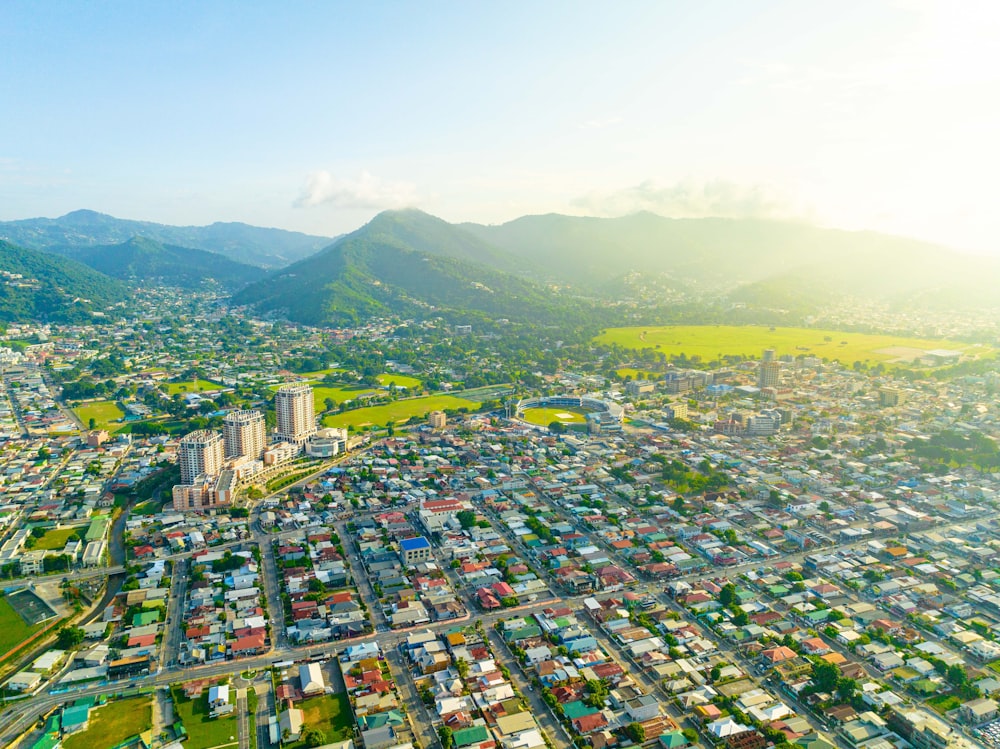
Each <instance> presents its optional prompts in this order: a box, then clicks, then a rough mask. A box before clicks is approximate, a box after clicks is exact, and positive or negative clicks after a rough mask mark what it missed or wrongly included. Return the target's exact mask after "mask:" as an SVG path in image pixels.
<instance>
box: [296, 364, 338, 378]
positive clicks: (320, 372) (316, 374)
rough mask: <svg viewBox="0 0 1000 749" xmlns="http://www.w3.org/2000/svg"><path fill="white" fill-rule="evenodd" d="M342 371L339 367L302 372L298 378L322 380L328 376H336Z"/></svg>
mask: <svg viewBox="0 0 1000 749" xmlns="http://www.w3.org/2000/svg"><path fill="white" fill-rule="evenodd" d="M343 371H344V370H343V369H342V368H341V367H333V368H332V369H317V370H316V371H315V372H303V373H302V374H300V375H299V377H302V378H305V379H307V380H322V379H323V378H324V377H326V376H327V375H329V374H338V373H340V372H343Z"/></svg>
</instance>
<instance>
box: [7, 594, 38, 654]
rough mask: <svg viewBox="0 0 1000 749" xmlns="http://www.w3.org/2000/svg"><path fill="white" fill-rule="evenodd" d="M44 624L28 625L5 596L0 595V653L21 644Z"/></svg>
mask: <svg viewBox="0 0 1000 749" xmlns="http://www.w3.org/2000/svg"><path fill="white" fill-rule="evenodd" d="M44 626H45V623H44V622H42V623H39V624H35V625H33V626H30V627H29V626H28V625H27V624H25V623H24V619H22V618H21V615H20V614H18V613H17V612H16V611H15V610H14V607H13V606H11V605H10V602H9V601H8V600H7V598H6V597H0V655H3V654H4V653H6V652H7V651H8V650H10V649H11V648H13V647H16V646H18V645H20V644H21V642H22V641H23V640H26V639H27V638H29V637H31V635H33V634H35V632H37V631H38V630H40V629H41V628H42V627H44Z"/></svg>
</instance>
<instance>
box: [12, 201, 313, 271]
mask: <svg viewBox="0 0 1000 749" xmlns="http://www.w3.org/2000/svg"><path fill="white" fill-rule="evenodd" d="M132 237H145V238H147V239H152V240H154V241H156V242H161V243H162V244H166V245H173V246H177V247H191V248H195V249H199V250H207V251H209V252H217V253H219V254H220V255H225V256H226V257H228V258H229V259H231V260H235V261H237V262H240V263H246V264H249V265H258V266H260V267H262V268H282V267H284V266H286V265H288V264H289V263H293V262H295V261H297V260H301V259H302V258H304V257H308V256H309V255H312V254H313V253H315V252H317V251H319V250H320V249H322V248H323V247H325V246H327V245H328V244H329V243H330V241H331V240H330V238H328V237H316V236H312V235H309V234H301V233H299V232H293V231H285V230H284V229H267V228H261V227H257V226H250V225H248V224H241V223H222V222H217V223H214V224H211V225H209V226H168V225H166V224H157V223H153V222H151V221H132V220H129V219H120V218H115V217H114V216H108V215H106V214H103V213H97V212H96V211H86V210H81V211H73V212H72V213H67V214H66V215H65V216H60V217H59V218H30V219H23V220H20V221H6V222H0V239H6V240H8V241H10V242H13V243H14V244H18V245H21V246H22V247H31V248H33V249H37V250H52V251H60V250H62V251H64V252H71V251H72V250H74V249H79V248H83V247H95V246H98V245H113V244H120V243H122V242H125V241H127V240H129V239H131V238H132Z"/></svg>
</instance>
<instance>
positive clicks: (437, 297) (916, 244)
mask: <svg viewBox="0 0 1000 749" xmlns="http://www.w3.org/2000/svg"><path fill="white" fill-rule="evenodd" d="M137 229H142V232H140V233H133V234H131V235H129V236H124V235H125V234H127V233H128V232H129V231H132V232H135V231H136V230H137ZM5 234H6V235H7V236H12V235H14V236H17V237H19V238H20V239H19V241H20V242H22V243H24V244H26V245H28V246H31V247H32V248H34V249H41V250H46V251H47V252H49V253H58V254H61V255H66V256H68V257H70V258H73V259H76V260H80V261H81V262H83V263H86V264H87V265H89V266H91V269H96V270H98V271H101V272H103V273H104V274H106V276H112V277H114V278H115V279H120V280H127V281H130V282H139V283H145V284H149V283H163V284H165V285H171V286H197V285H199V284H201V283H204V282H205V281H215V282H218V283H220V284H221V285H223V286H224V287H228V288H230V289H234V290H236V291H235V294H234V296H233V302H234V303H236V304H239V305H245V306H248V307H251V308H253V309H254V310H256V311H257V312H260V313H270V314H274V315H278V316H285V317H287V318H289V319H292V320H295V321H299V322H304V323H309V324H354V323H357V322H360V321H363V320H365V319H367V318H369V317H371V316H388V315H403V316H423V315H429V314H434V315H440V314H449V315H452V316H456V315H457V316H461V315H462V314H478V315H484V316H487V317H490V318H494V319H496V318H508V319H511V320H534V321H538V322H545V323H559V322H563V321H567V320H570V319H580V316H581V315H586V314H591V313H593V312H594V311H595V310H598V309H607V308H608V307H609V303H613V302H617V301H619V300H620V299H622V298H624V297H626V296H627V297H629V298H641V299H643V302H644V304H646V305H647V306H657V304H659V306H660V307H661V308H662V306H663V305H662V303H658V302H657V301H656V300H657V295H658V294H659V292H660V290H661V289H664V288H672V289H675V290H681V291H682V292H684V293H685V294H687V295H688V297H687V298H689V299H701V300H702V301H706V300H707V301H708V302H710V303H713V304H718V303H721V304H723V305H735V304H740V305H745V306H746V307H748V308H752V309H767V310H769V311H772V312H773V311H782V310H784V311H785V312H783V314H794V315H800V316H802V315H806V314H811V313H813V312H815V311H817V310H819V309H821V308H822V307H823V306H825V305H827V304H829V303H831V302H843V301H851V300H856V299H876V300H879V301H882V302H884V303H886V304H889V305H893V306H896V307H899V308H905V307H920V308H928V307H929V308H956V307H966V308H969V307H974V306H979V307H983V306H986V307H992V306H993V305H995V300H996V292H995V289H996V286H997V282H998V280H1000V264H998V261H997V260H996V259H993V258H984V257H977V256H970V255H963V254H961V253H957V252H954V251H951V250H949V249H947V248H944V247H941V246H938V245H933V244H929V243H926V242H920V241H917V240H912V239H906V238H902V237H894V236H888V235H884V234H878V233H874V232H849V231H841V230H837V229H826V228H821V227H817V226H812V225H808V224H804V223H795V222H781V221H765V220H753V219H722V218H704V219H669V218H664V217H662V216H657V215H654V214H650V213H639V214H635V215H632V216H626V217H623V218H612V219H607V218H582V217H573V216H562V215H544V216H525V217H523V218H519V219H516V220H514V221H511V222H508V223H505V224H501V225H497V226H485V225H481V224H472V223H465V224H450V223H448V222H446V221H443V220H441V219H439V218H436V217H434V216H430V215H428V214H426V213H423V212H421V211H417V210H402V211H386V212H383V213H381V214H379V215H378V216H376V217H375V218H373V219H372V220H371V221H370V222H369V223H367V224H365V225H364V226H362V227H360V228H359V229H357V230H356V231H354V232H351V233H350V234H347V235H344V236H342V237H339V238H335V239H329V240H328V239H323V238H321V237H311V236H308V235H304V234H296V233H294V232H284V231H281V230H277V229H258V228H256V227H251V226H246V225H243V224H213V225H211V226H209V227H170V226H165V225H161V224H150V223H146V222H135V221H123V220H120V219H115V218H112V217H110V216H104V215H102V214H96V213H93V212H90V211H76V212H74V213H71V214H68V215H67V216H63V217H62V218H60V219H31V220H28V221H13V222H7V223H0V236H3V235H5ZM154 234H155V235H156V236H153V235H154ZM108 237H111V238H112V239H111V240H110V241H107V240H106V238H108ZM160 237H176V238H177V239H175V240H169V241H168V240H166V239H162V238H160ZM102 238H104V239H102ZM118 239H120V240H121V241H114V240H118ZM206 245H210V246H208V247H206ZM5 247H6V248H7V249H8V253H7V254H8V255H10V251H11V247H12V245H11V244H10V243H6V244H5ZM220 248H226V252H224V253H223V252H221V251H220ZM25 252H27V251H25ZM15 254H16V253H15ZM223 255H225V257H224V256H223ZM293 256H294V257H296V258H297V259H295V260H294V262H288V260H289V259H290V258H292V257H293ZM32 257H33V258H34V259H33V261H32V262H33V263H34V264H35V266H36V268H37V267H38V263H41V262H43V260H44V258H45V257H49V258H52V259H53V262H54V256H53V255H48V256H39V255H38V253H34V254H33V255H32ZM234 257H236V258H243V259H247V258H256V259H257V260H258V261H260V262H264V261H266V262H267V263H270V264H272V267H271V269H270V270H269V271H265V270H264V269H263V268H261V267H254V266H253V265H251V264H246V263H241V262H237V261H234V260H233V258H234ZM63 260H64V264H63V265H61V266H59V268H57V269H54V270H53V273H56V271H59V272H61V273H62V274H63V275H62V276H59V275H58V273H56V275H54V276H53V278H56V277H59V278H63V279H64V281H65V285H64V286H63V287H62V289H63V291H64V292H65V296H68V297H74V298H75V297H81V296H83V297H86V295H87V293H89V292H88V291H87V290H88V289H97V290H99V291H101V290H103V291H106V292H107V293H106V294H92V296H94V297H96V298H97V301H98V302H104V301H107V300H111V299H115V298H119V297H118V296H116V295H120V294H121V289H122V287H121V285H120V284H114V283H111V279H110V278H107V277H106V276H100V275H93V274H94V271H93V270H91V269H86V270H87V271H88V272H89V274H90V275H88V274H87V273H84V270H83V269H82V267H81V266H80V265H79V264H71V265H65V262H70V261H66V260H65V259H63ZM5 262H6V261H5V260H4V258H3V257H0V270H11V268H9V267H8V266H7V265H6V264H4V263H5ZM67 269H69V270H67ZM12 272H19V271H12ZM67 272H69V276H67V275H66V273H67ZM43 275H44V274H43ZM96 279H104V281H102V282H101V283H97V282H96ZM78 282H79V283H78ZM57 285H58V284H57ZM241 287H242V288H241ZM637 290H638V291H637ZM637 294H638V296H636V295H637ZM0 306H2V305H0ZM15 306H16V307H17V308H18V309H19V310H21V311H24V310H25V309H27V308H28V307H30V305H27V303H26V302H24V300H20V301H18V303H17V304H16V305H15ZM35 308H36V312H39V313H44V311H45V308H44V305H41V306H40V307H39V306H38V305H36V306H35ZM3 314H5V313H4V312H3V310H2V309H0V315H3Z"/></svg>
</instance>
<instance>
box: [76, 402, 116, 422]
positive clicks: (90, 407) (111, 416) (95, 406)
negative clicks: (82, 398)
mask: <svg viewBox="0 0 1000 749" xmlns="http://www.w3.org/2000/svg"><path fill="white" fill-rule="evenodd" d="M73 412H74V413H75V414H76V415H77V416H79V417H80V421H82V422H83V425H84V426H85V427H87V426H88V425H89V424H90V420H91V419H93V420H94V421H95V422H96V424H97V428H98V429H108V428H109V427H110V426H112V423H113V422H117V421H118V420H119V419H121V418H122V417H123V416H125V412H124V411H122V410H121V409H120V408H118V404H117V403H115V402H114V401H94V402H93V403H84V404H82V405H79V406H77V407H76V408H74V409H73Z"/></svg>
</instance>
